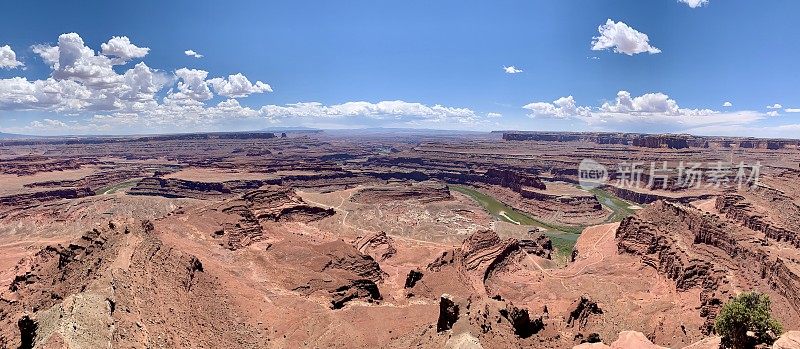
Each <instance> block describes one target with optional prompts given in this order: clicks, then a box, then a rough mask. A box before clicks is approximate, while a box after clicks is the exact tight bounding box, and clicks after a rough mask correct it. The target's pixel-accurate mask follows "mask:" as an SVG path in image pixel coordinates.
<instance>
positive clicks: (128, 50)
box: [100, 36, 150, 64]
mask: <svg viewBox="0 0 800 349" xmlns="http://www.w3.org/2000/svg"><path fill="white" fill-rule="evenodd" d="M100 49H101V50H102V53H103V55H104V56H106V57H111V59H112V62H113V63H114V64H125V63H128V62H130V61H131V60H133V59H136V58H144V56H147V53H148V52H150V49H149V48H147V47H138V46H136V45H134V44H132V43H131V40H130V39H128V37H127V36H115V37H112V38H111V39H110V40H108V42H107V43H104V44H101V45H100Z"/></svg>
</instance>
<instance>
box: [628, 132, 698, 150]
mask: <svg viewBox="0 0 800 349" xmlns="http://www.w3.org/2000/svg"><path fill="white" fill-rule="evenodd" d="M631 144H632V145H633V146H636V147H645V148H669V149H685V148H689V142H688V141H687V139H686V137H681V136H670V135H646V136H641V137H639V138H634V139H633V141H632V142H631Z"/></svg>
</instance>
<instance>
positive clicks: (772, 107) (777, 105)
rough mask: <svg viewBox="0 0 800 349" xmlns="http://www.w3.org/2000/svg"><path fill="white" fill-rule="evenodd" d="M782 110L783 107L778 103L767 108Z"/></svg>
mask: <svg viewBox="0 0 800 349" xmlns="http://www.w3.org/2000/svg"><path fill="white" fill-rule="evenodd" d="M781 108H783V106H782V105H780V104H778V103H775V104H773V105H768V106H767V109H781Z"/></svg>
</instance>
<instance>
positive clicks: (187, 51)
mask: <svg viewBox="0 0 800 349" xmlns="http://www.w3.org/2000/svg"><path fill="white" fill-rule="evenodd" d="M183 54H185V55H187V56H189V57H194V58H203V55H201V54H199V53H197V52H195V51H194V50H186V51H183Z"/></svg>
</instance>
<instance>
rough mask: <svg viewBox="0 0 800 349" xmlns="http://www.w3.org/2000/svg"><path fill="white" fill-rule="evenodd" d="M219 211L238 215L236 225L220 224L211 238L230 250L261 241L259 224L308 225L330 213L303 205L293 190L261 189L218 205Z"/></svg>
mask: <svg viewBox="0 0 800 349" xmlns="http://www.w3.org/2000/svg"><path fill="white" fill-rule="evenodd" d="M219 210H220V211H222V212H224V213H229V214H235V215H238V216H239V220H238V221H237V222H236V223H223V224H222V228H221V229H220V230H217V231H215V232H214V233H213V234H212V237H214V238H217V239H222V243H221V244H222V245H223V246H225V247H226V248H228V249H230V250H237V249H240V248H242V247H245V246H248V245H250V244H251V243H253V242H256V241H260V240H261V239H262V238H263V233H264V232H263V228H262V226H261V222H262V221H263V222H306V223H307V222H311V221H315V220H319V219H322V218H325V217H328V216H331V215H333V214H334V210H333V209H331V208H328V209H325V208H321V207H317V206H310V205H307V204H306V203H305V202H304V201H303V199H302V198H300V197H299V196H298V195H297V194H296V193H295V192H294V191H293V190H291V189H286V188H281V187H277V186H265V187H262V188H261V189H259V190H254V191H251V192H248V193H246V194H244V195H242V197H241V198H240V199H234V200H229V201H226V202H224V203H222V204H221V205H220V207H219Z"/></svg>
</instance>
